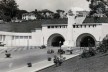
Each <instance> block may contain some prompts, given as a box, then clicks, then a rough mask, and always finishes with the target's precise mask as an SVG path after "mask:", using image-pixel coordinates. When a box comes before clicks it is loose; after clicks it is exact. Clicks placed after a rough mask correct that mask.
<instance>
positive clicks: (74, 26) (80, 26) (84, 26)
mask: <svg viewBox="0 0 108 72" xmlns="http://www.w3.org/2000/svg"><path fill="white" fill-rule="evenodd" d="M88 27H89V28H90V27H93V28H94V27H96V25H73V28H88Z"/></svg>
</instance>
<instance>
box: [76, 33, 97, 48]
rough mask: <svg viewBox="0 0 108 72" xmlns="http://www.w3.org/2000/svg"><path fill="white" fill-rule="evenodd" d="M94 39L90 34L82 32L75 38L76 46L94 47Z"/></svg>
mask: <svg viewBox="0 0 108 72" xmlns="http://www.w3.org/2000/svg"><path fill="white" fill-rule="evenodd" d="M95 44H96V40H95V38H94V36H92V35H91V34H82V35H80V36H79V37H78V38H77V41H76V46H77V47H94V46H95Z"/></svg>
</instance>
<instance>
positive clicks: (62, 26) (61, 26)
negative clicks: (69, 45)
mask: <svg viewBox="0 0 108 72" xmlns="http://www.w3.org/2000/svg"><path fill="white" fill-rule="evenodd" d="M47 28H48V29H49V28H67V25H60V26H59V25H57V26H47Z"/></svg>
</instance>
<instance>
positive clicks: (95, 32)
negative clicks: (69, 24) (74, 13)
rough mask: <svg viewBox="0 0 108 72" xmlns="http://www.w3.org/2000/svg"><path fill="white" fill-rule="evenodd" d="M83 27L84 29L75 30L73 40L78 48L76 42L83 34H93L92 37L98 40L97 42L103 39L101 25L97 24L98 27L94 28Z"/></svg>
mask: <svg viewBox="0 0 108 72" xmlns="http://www.w3.org/2000/svg"><path fill="white" fill-rule="evenodd" d="M85 25H86V24H85ZM85 25H84V26H82V28H80V27H79V28H73V37H74V38H73V39H74V46H76V40H77V38H78V37H79V36H80V35H81V34H85V33H88V34H91V35H92V36H94V38H95V39H96V41H100V40H101V39H100V38H101V37H102V29H101V28H102V25H101V24H95V25H96V26H94V27H93V26H92V25H90V24H89V25H90V27H89V25H86V27H85Z"/></svg>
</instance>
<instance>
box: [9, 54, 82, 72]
mask: <svg viewBox="0 0 108 72" xmlns="http://www.w3.org/2000/svg"><path fill="white" fill-rule="evenodd" d="M79 54H80V52H79V53H75V54H72V55H63V57H66V60H68V59H70V58H73V57H75V56H78V55H79ZM52 65H54V63H53V60H52V61H48V60H44V61H41V62H38V63H35V64H32V67H27V66H24V67H22V68H18V69H15V70H11V71H8V72H36V71H39V70H41V69H44V68H46V67H49V66H52Z"/></svg>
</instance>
